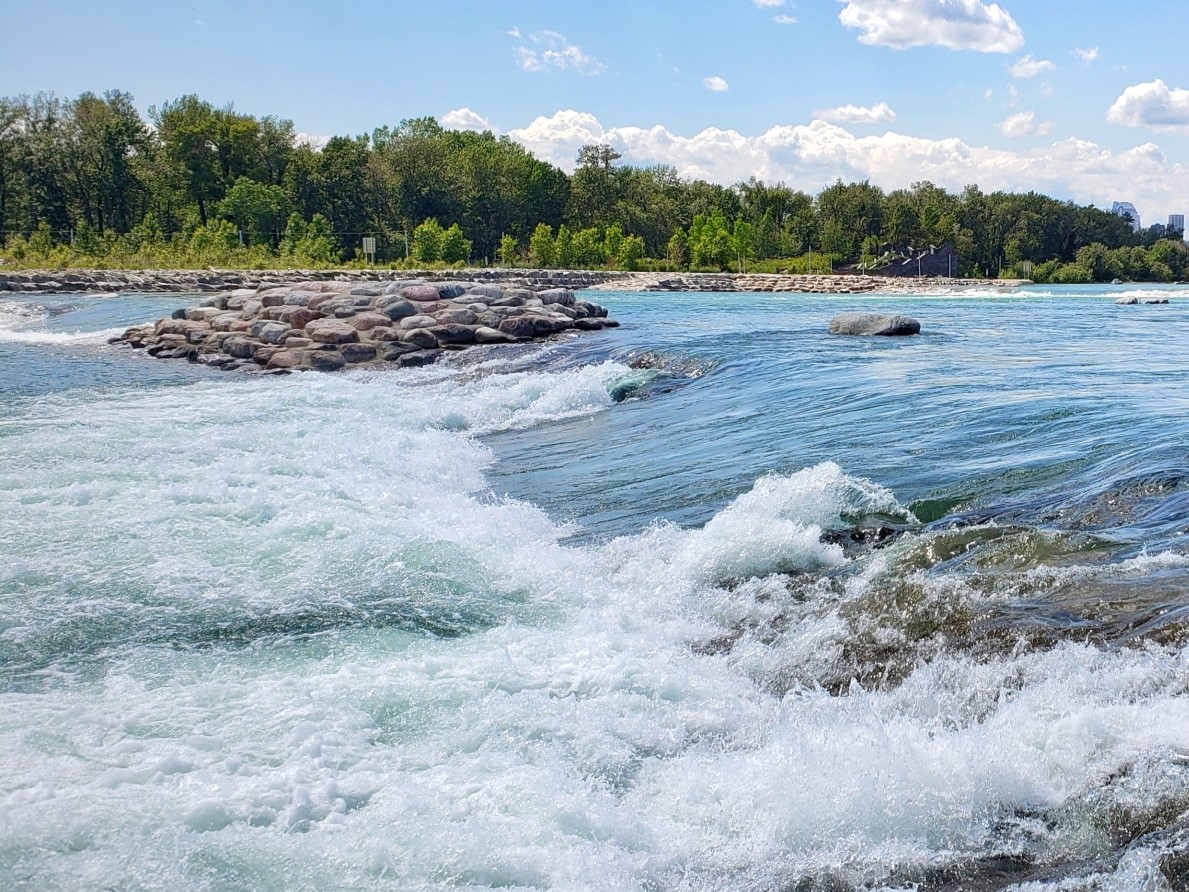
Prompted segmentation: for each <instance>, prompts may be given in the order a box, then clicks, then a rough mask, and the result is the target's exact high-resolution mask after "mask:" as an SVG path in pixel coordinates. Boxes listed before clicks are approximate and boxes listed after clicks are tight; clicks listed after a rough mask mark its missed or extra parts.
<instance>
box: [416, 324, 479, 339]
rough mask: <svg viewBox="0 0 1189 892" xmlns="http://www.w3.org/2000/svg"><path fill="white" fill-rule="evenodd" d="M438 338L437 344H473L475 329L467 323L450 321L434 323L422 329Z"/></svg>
mask: <svg viewBox="0 0 1189 892" xmlns="http://www.w3.org/2000/svg"><path fill="white" fill-rule="evenodd" d="M424 330H425V331H428V332H429V333H430V334H432V335H433V336H434V337H435V338H437V339H438V343H439V344H473V343H475V330H474V329H473V328H471V327H470V326H468V325H461V324H459V323H457V322H451V323H448V324H446V325H435V326H433V327H432V328H427V329H424Z"/></svg>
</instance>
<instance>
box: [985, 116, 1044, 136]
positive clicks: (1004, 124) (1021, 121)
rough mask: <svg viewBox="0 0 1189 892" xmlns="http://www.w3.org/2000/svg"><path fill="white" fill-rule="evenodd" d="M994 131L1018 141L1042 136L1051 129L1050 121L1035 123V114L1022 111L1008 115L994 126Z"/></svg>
mask: <svg viewBox="0 0 1189 892" xmlns="http://www.w3.org/2000/svg"><path fill="white" fill-rule="evenodd" d="M995 129H996V130H998V131H999V132H1000V133H1002V134H1003V135H1004V136H1008V137H1011V138H1012V139H1019V138H1021V137H1025V136H1044V135H1045V134H1046V133H1048V132H1049V131H1050V130H1052V129H1053V122H1052V121H1042V122H1040V123H1037V121H1036V112H1030V111H1023V112H1018V113H1017V114H1014V115H1008V116H1007V117H1006V118H1004V119H1003V120H1002V121H1000V122H999V123H998V124H996V125H995Z"/></svg>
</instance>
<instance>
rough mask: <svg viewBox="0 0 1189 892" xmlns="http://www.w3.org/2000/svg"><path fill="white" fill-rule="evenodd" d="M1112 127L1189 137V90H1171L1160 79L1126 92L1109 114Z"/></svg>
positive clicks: (1128, 89)
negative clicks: (1133, 128) (1173, 132)
mask: <svg viewBox="0 0 1189 892" xmlns="http://www.w3.org/2000/svg"><path fill="white" fill-rule="evenodd" d="M1106 119H1107V120H1108V121H1109V122H1110V123H1112V124H1122V125H1123V126H1125V127H1151V128H1152V129H1153V130H1156V131H1164V132H1170V131H1180V132H1183V133H1189V90H1184V89H1178V88H1171V89H1170V88H1169V86H1168V84H1166V83H1165V82H1164V81H1162V80H1160V79H1159V78H1157V79H1156V80H1154V81H1150V82H1148V83H1144V84H1135V85H1134V86H1131V87H1128V88H1127V89H1126V90H1124V91H1123V94H1122V95H1121V96H1120V97H1119V98H1118V99H1116V100H1115V104H1114V105H1112V106H1111V107H1110V110H1109V111H1108V112H1107V113H1106Z"/></svg>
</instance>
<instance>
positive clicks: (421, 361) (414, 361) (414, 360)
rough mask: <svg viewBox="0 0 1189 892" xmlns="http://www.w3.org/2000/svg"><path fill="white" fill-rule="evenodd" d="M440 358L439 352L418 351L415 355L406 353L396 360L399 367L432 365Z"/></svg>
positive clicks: (440, 353) (440, 352)
mask: <svg viewBox="0 0 1189 892" xmlns="http://www.w3.org/2000/svg"><path fill="white" fill-rule="evenodd" d="M441 356H442V351H441V350H418V351H417V352H416V353H406V354H405V355H404V356H402V357H400V359H399V360H398V361H399V362H400V364H401V366H402V367H403V366H413V367H415V366H419V365H432V364H433V363H435V362H437V361H438V360H439V359H440V358H441Z"/></svg>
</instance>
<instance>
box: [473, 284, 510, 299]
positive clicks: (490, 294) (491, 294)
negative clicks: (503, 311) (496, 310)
mask: <svg viewBox="0 0 1189 892" xmlns="http://www.w3.org/2000/svg"><path fill="white" fill-rule="evenodd" d="M467 294H468V295H474V296H477V297H485V298H487V299H488V300H499V299H500V298H502V297H503V296H504V289H503V288H501V287H500V286H499V285H472V286H471V287H470V288H469V289H467Z"/></svg>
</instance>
